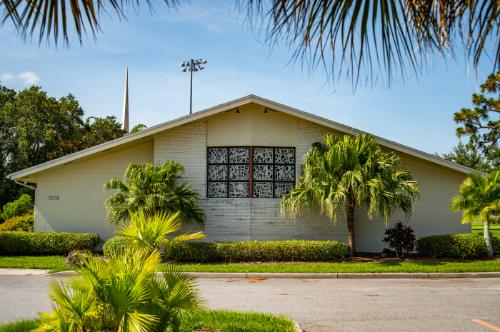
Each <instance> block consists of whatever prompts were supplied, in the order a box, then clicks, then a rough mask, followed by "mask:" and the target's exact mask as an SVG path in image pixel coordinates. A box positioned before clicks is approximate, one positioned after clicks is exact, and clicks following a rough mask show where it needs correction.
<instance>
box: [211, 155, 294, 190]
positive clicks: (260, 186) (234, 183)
mask: <svg viewBox="0 0 500 332" xmlns="http://www.w3.org/2000/svg"><path fill="white" fill-rule="evenodd" d="M207 159H208V165H207V180H208V184H207V196H208V197H210V198H215V197H226V198H227V197H231V198H232V197H234V198H236V197H255V198H280V197H281V196H283V195H284V194H286V193H288V192H290V190H292V189H293V187H294V184H295V148H291V147H210V148H208V150H207Z"/></svg>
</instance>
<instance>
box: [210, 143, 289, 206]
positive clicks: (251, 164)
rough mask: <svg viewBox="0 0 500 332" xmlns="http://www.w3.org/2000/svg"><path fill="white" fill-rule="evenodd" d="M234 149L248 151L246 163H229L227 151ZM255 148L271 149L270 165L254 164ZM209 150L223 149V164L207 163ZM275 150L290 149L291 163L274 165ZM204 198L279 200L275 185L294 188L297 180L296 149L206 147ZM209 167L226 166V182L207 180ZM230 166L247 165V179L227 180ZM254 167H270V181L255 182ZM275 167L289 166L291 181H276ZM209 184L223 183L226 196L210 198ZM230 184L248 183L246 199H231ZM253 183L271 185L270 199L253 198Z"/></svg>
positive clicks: (285, 147)
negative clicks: (224, 160)
mask: <svg viewBox="0 0 500 332" xmlns="http://www.w3.org/2000/svg"><path fill="white" fill-rule="evenodd" d="M234 148H236V149H237V148H245V149H248V162H246V163H231V162H230V159H229V150H230V149H234ZM255 148H266V149H273V161H272V163H264V162H257V163H256V162H254V149H255ZM210 149H225V150H226V153H227V158H226V162H225V163H211V162H210V161H209V150H210ZM277 149H291V150H293V163H276V151H277ZM206 158H207V161H206V181H207V184H206V197H207V198H210V199H213V198H215V199H217V198H257V199H260V198H268V199H279V198H280V197H276V184H277V183H291V184H292V187H295V182H296V179H297V149H296V148H295V147H294V146H261V145H256V146H253V145H234V146H207V150H206ZM211 165H224V166H226V180H209V178H208V176H209V174H208V171H209V168H210V166H211ZM231 165H247V166H248V178H247V179H245V180H231V179H230V178H229V168H230V166H231ZM255 165H267V166H271V167H272V174H273V178H272V180H255V179H254V176H253V173H254V166H255ZM276 166H291V167H292V168H293V179H292V180H284V181H282V180H276V171H275V170H276ZM211 182H218V183H221V182H223V183H225V185H226V196H224V197H210V196H209V192H208V186H209V184H210V183H211ZM231 182H233V183H234V182H243V183H248V196H246V197H231V196H230V192H229V184H230V183H231ZM254 183H271V185H272V197H255V196H254V187H253V185H254Z"/></svg>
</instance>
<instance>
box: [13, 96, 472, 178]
mask: <svg viewBox="0 0 500 332" xmlns="http://www.w3.org/2000/svg"><path fill="white" fill-rule="evenodd" d="M249 103H255V104H259V105H261V106H264V107H267V108H269V109H272V110H275V111H279V112H282V113H285V114H288V115H291V116H294V117H297V118H301V119H304V120H308V121H311V122H313V123H316V124H319V125H322V126H325V127H327V128H331V129H334V130H337V131H339V132H342V133H345V134H351V135H356V134H358V133H364V132H363V131H361V130H358V129H356V128H352V127H349V126H346V125H343V124H341V123H338V122H335V121H332V120H329V119H325V118H322V117H320V116H317V115H314V114H311V113H307V112H304V111H301V110H298V109H296V108H293V107H290V106H286V105H283V104H280V103H277V102H274V101H272V100H269V99H265V98H262V97H259V96H255V95H248V96H245V97H242V98H238V99H235V100H232V101H229V102H226V103H223V104H220V105H217V106H214V107H210V108H207V109H205V110H202V111H199V112H195V113H193V114H191V115H186V116H182V117H180V118H177V119H175V120H171V121H168V122H164V123H161V124H159V125H156V126H154V127H150V128H147V129H144V130H142V131H140V132H138V133H135V134H129V135H125V136H123V137H120V138H117V139H114V140H112V141H109V142H106V143H103V144H99V145H96V146H93V147H91V148H88V149H85V150H82V151H78V152H75V153H72V154H70V155H67V156H64V157H61V158H57V159H54V160H50V161H47V162H45V163H42V164H39V165H35V166H32V167H29V168H26V169H23V170H20V171H18V172H15V173H12V174H9V175H8V176H7V177H8V178H9V179H12V180H18V179H22V178H25V177H27V176H29V175H33V174H36V173H39V172H41V171H44V170H47V169H50V168H53V167H55V166H59V165H63V164H66V163H69V162H72V161H75V160H78V159H82V158H86V157H89V156H92V155H93V154H96V153H99V152H103V151H107V150H109V149H111V148H114V147H118V146H120V145H124V144H127V143H132V142H134V141H137V140H140V139H144V138H147V137H150V136H152V135H155V134H157V133H160V132H162V131H165V130H167V129H171V128H174V127H177V126H181V125H184V124H187V123H189V122H193V121H196V120H199V119H202V118H205V117H209V116H212V115H215V114H218V113H221V112H225V111H228V110H231V109H233V108H236V107H240V106H242V105H245V104H249ZM372 136H374V137H375V138H376V139H377V142H378V143H379V144H380V145H382V146H385V147H387V148H389V149H392V150H395V151H399V152H402V153H405V154H408V155H410V156H414V157H417V158H420V159H424V160H426V161H429V162H431V163H434V164H437V165H440V166H443V167H447V168H450V169H453V170H455V171H458V172H461V173H465V174H469V173H471V172H473V171H474V170H473V169H471V168H469V167H466V166H462V165H460V164H456V163H453V162H451V161H448V160H445V159H443V158H440V157H437V156H435V155H432V154H429V153H426V152H423V151H420V150H417V149H414V148H411V147H408V146H406V145H403V144H399V143H396V142H393V141H390V140H387V139H385V138H382V137H378V136H376V135H372Z"/></svg>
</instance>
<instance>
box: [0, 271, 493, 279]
mask: <svg viewBox="0 0 500 332" xmlns="http://www.w3.org/2000/svg"><path fill="white" fill-rule="evenodd" d="M0 274H2V273H0ZM188 274H189V275H190V276H192V277H194V278H201V279H211V278H213V279H215V278H219V279H220V278H223V279H228V278H229V279H259V278H263V279H450V278H500V272H460V273H396V272H395V273H337V272H335V273H230V272H224V273H217V272H188ZM15 275H22V274H15ZM49 275H50V276H54V277H70V276H75V275H76V272H75V271H62V272H56V273H51V274H49Z"/></svg>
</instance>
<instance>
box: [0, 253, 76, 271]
mask: <svg viewBox="0 0 500 332" xmlns="http://www.w3.org/2000/svg"><path fill="white" fill-rule="evenodd" d="M0 268H12V269H42V270H50V271H51V272H59V271H64V270H69V269H70V268H68V267H67V266H66V265H64V258H63V257H62V256H0Z"/></svg>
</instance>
